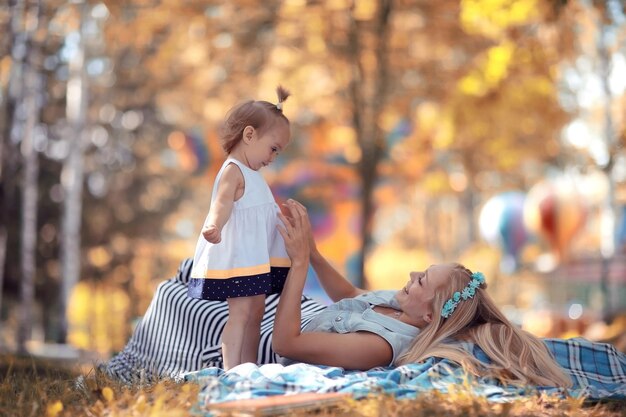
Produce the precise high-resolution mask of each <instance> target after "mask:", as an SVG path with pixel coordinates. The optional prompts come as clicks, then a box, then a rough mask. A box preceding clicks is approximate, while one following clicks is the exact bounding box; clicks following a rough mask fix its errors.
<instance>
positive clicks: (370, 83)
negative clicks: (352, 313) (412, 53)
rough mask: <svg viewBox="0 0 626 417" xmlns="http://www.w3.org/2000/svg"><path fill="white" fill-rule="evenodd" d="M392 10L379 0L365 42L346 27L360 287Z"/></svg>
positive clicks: (380, 140) (381, 145)
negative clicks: (356, 151)
mask: <svg viewBox="0 0 626 417" xmlns="http://www.w3.org/2000/svg"><path fill="white" fill-rule="evenodd" d="M392 9H393V1H392V0H379V1H378V6H377V11H376V16H375V17H374V22H373V25H372V27H371V28H369V33H366V35H369V36H368V39H369V44H368V45H366V48H363V47H362V46H361V39H360V38H361V36H360V35H361V32H365V31H366V29H361V28H360V27H359V24H358V23H357V22H356V21H354V20H353V22H352V27H351V29H350V34H349V36H350V52H351V60H352V68H353V70H352V73H353V78H352V82H351V84H350V95H351V97H352V104H353V112H354V113H353V124H354V129H355V132H356V136H357V141H358V143H359V147H360V149H361V161H360V163H359V166H358V171H359V174H360V177H361V210H362V211H361V249H360V257H359V263H358V266H357V271H356V277H355V284H356V285H357V286H364V284H365V283H366V282H367V278H366V276H365V258H366V255H367V252H368V250H369V248H370V245H371V241H372V218H373V215H374V211H375V207H374V201H373V194H374V187H375V186H376V181H377V179H378V171H377V168H378V163H379V161H380V159H381V158H382V156H383V155H384V152H385V150H386V143H385V137H384V132H383V131H382V129H381V128H380V124H379V123H378V122H379V118H380V113H381V111H382V109H383V108H384V106H385V102H386V98H387V90H388V86H389V80H388V73H389V58H388V39H389V21H390V15H391V11H392ZM363 49H366V50H368V51H372V50H373V51H374V53H375V56H376V65H375V67H374V68H373V70H371V71H370V70H369V68H366V67H364V66H363V65H362V59H363V56H362V50H363Z"/></svg>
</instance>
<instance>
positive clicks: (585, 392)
mask: <svg viewBox="0 0 626 417" xmlns="http://www.w3.org/2000/svg"><path fill="white" fill-rule="evenodd" d="M545 343H546V345H547V346H548V348H549V349H550V351H551V352H552V353H553V355H554V356H555V358H556V360H557V361H558V363H559V364H560V365H561V366H562V367H563V368H564V369H565V370H566V372H567V373H568V374H569V375H570V376H571V378H572V381H573V383H574V385H573V387H572V388H571V389H569V390H563V389H558V388H551V387H535V386H533V387H528V386H526V387H520V386H513V385H502V384H501V383H499V382H498V381H496V380H495V379H493V378H474V377H469V376H468V375H467V374H466V373H465V372H463V370H462V369H461V368H460V367H459V366H458V365H456V364H454V363H452V362H450V361H448V360H442V359H437V358H431V359H429V360H427V361H425V362H423V363H419V364H409V365H403V366H398V367H395V368H374V369H371V370H369V371H367V372H357V371H345V370H344V369H342V368H336V367H323V366H314V365H308V364H303V363H299V364H295V365H290V366H282V365H279V364H268V365H262V366H257V365H254V364H251V363H247V364H242V365H239V366H237V367H235V368H233V369H231V370H229V371H228V372H224V371H223V370H222V369H220V368H206V369H203V370H200V371H197V372H191V373H188V374H185V376H184V379H185V380H186V381H194V382H196V383H198V384H200V386H201V391H200V394H199V403H200V405H201V406H204V405H207V404H210V403H216V402H223V401H231V400H240V399H249V398H257V397H265V396H269V395H281V394H289V393H300V392H318V393H326V392H348V393H351V394H352V395H353V396H354V397H355V398H357V399H358V398H362V397H364V396H366V395H368V394H372V393H386V394H391V395H394V396H395V397H396V398H400V399H402V398H415V397H416V396H418V395H419V394H420V393H421V392H425V391H429V390H433V389H435V390H439V391H442V392H448V390H450V389H451V388H452V387H453V386H458V385H459V384H462V385H463V386H464V387H467V389H470V390H471V391H472V393H473V394H475V395H478V396H482V397H485V398H487V399H488V400H489V401H493V402H507V401H511V400H514V399H518V398H519V397H520V396H524V395H529V394H536V393H537V391H543V392H547V393H548V394H556V395H562V396H565V395H570V396H573V397H576V398H581V397H583V398H586V399H590V400H596V399H621V400H625V399H626V355H624V354H623V353H621V352H618V351H617V350H616V349H615V348H614V347H613V346H612V345H608V344H603V343H593V342H589V341H587V340H584V339H569V340H563V339H545ZM463 346H464V347H465V348H466V349H469V350H470V351H471V352H473V354H474V356H476V357H477V358H478V359H479V360H481V361H484V362H488V360H489V359H488V357H487V355H486V354H485V353H484V352H483V351H482V350H481V349H480V348H479V347H478V346H476V345H471V344H464V345H463ZM468 380H469V381H468ZM468 382H469V383H468Z"/></svg>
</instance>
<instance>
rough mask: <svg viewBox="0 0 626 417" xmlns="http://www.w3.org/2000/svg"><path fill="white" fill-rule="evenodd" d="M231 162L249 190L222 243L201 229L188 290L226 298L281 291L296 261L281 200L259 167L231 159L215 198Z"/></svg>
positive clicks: (236, 206) (235, 208)
mask: <svg viewBox="0 0 626 417" xmlns="http://www.w3.org/2000/svg"><path fill="white" fill-rule="evenodd" d="M229 164H235V165H237V166H238V167H239V169H240V170H241V173H242V174H243V178H244V182H245V185H244V193H243V195H242V196H241V198H239V200H237V201H235V202H234V205H233V209H232V212H231V215H230V218H229V219H228V221H227V222H226V224H225V225H224V227H223V228H222V235H221V236H222V240H221V242H220V243H217V244H213V243H210V242H208V241H207V240H206V239H204V237H203V236H202V233H200V236H199V237H198V243H197V244H196V250H195V254H194V262H193V269H192V271H191V281H193V284H192V282H190V286H189V295H190V296H191V297H194V298H203V299H211V300H223V299H226V298H231V297H242V296H250V295H257V294H273V293H277V292H280V291H281V290H282V286H283V284H284V278H285V277H286V275H287V272H288V268H289V267H290V265H291V262H290V260H289V257H288V255H287V251H286V250H285V243H284V241H283V238H282V236H281V235H280V233H279V232H278V229H277V227H276V225H277V224H278V222H279V221H280V220H279V218H278V212H279V208H278V205H277V204H276V201H275V200H274V196H273V195H272V192H271V190H270V188H269V186H268V185H267V182H265V179H264V178H263V176H262V175H261V174H260V173H259V172H258V171H255V170H253V169H250V168H248V167H247V166H246V165H245V164H243V163H242V162H240V161H238V160H236V159H234V158H228V159H227V160H226V161H224V164H223V165H222V167H221V168H220V170H219V172H218V174H217V177H216V178H215V183H214V184H213V193H212V195H211V203H212V204H213V202H214V201H215V198H216V196H217V189H218V186H219V182H220V179H221V177H222V173H223V172H224V170H225V169H226V167H227V166H228V165H229ZM207 219H208V216H207ZM207 219H205V222H206V221H207Z"/></svg>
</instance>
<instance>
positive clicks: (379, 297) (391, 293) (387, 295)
mask: <svg viewBox="0 0 626 417" xmlns="http://www.w3.org/2000/svg"><path fill="white" fill-rule="evenodd" d="M396 293H397V291H395V290H374V291H368V292H365V293H363V294H360V295H357V296H356V297H354V298H356V299H358V300H363V301H367V302H368V303H370V304H374V305H386V306H392V307H393V306H395V305H396V303H395V296H396Z"/></svg>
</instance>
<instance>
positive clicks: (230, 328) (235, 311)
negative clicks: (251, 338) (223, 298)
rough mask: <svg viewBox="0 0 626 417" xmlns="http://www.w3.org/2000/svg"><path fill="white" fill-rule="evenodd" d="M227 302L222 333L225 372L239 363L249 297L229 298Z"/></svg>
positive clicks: (248, 310)
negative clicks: (226, 319)
mask: <svg viewBox="0 0 626 417" xmlns="http://www.w3.org/2000/svg"><path fill="white" fill-rule="evenodd" d="M227 301H228V321H227V322H226V325H225V326H224V332H223V333H222V358H223V359H224V369H225V370H229V369H231V368H233V367H235V366H237V365H239V364H240V363H241V350H242V346H243V338H244V332H245V328H246V324H247V321H248V316H249V314H250V301H249V297H236V298H229V299H228V300H227Z"/></svg>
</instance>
